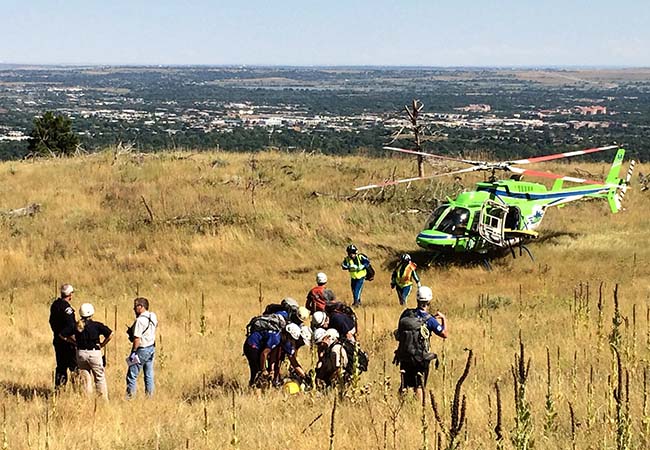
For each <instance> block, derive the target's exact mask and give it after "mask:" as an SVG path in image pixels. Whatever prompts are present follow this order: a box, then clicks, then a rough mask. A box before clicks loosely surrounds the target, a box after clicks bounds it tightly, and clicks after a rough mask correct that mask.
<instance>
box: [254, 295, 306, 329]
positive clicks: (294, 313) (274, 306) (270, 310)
mask: <svg viewBox="0 0 650 450" xmlns="http://www.w3.org/2000/svg"><path fill="white" fill-rule="evenodd" d="M282 311H284V312H286V313H287V314H288V315H289V321H290V322H293V323H295V324H298V325H301V324H302V320H300V316H299V314H298V307H297V306H294V305H291V304H289V303H287V302H286V301H284V300H282V303H269V304H268V305H266V308H264V312H263V313H262V315H264V316H268V315H270V314H277V313H279V312H282Z"/></svg>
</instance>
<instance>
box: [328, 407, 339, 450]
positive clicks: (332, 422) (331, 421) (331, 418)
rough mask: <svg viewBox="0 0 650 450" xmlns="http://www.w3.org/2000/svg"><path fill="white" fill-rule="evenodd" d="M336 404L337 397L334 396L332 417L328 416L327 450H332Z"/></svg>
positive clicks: (334, 434)
mask: <svg viewBox="0 0 650 450" xmlns="http://www.w3.org/2000/svg"><path fill="white" fill-rule="evenodd" d="M337 402H338V396H337V395H335V396H334V405H333V406H332V415H331V416H330V445H329V450H334V437H335V436H336V429H335V425H336V422H335V417H336V405H337Z"/></svg>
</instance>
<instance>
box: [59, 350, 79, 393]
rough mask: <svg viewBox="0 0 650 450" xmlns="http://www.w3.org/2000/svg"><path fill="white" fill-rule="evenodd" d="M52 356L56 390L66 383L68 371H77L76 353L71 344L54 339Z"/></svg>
mask: <svg viewBox="0 0 650 450" xmlns="http://www.w3.org/2000/svg"><path fill="white" fill-rule="evenodd" d="M54 354H55V355H56V371H55V374H54V387H55V388H58V387H60V386H65V384H66V383H67V382H68V370H70V371H71V372H74V371H75V370H77V351H76V349H75V348H74V346H73V345H72V344H69V343H67V342H65V341H62V340H59V339H56V340H55V341H54Z"/></svg>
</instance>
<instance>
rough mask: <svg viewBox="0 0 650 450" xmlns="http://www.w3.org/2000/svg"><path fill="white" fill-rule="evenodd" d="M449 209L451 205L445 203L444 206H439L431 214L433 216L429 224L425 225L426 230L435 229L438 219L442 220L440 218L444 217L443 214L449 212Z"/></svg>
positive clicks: (429, 219)
mask: <svg viewBox="0 0 650 450" xmlns="http://www.w3.org/2000/svg"><path fill="white" fill-rule="evenodd" d="M447 208H449V204H448V203H445V204H444V205H441V206H438V207H437V208H436V209H435V210H433V212H432V213H431V215H430V216H429V218H428V219H427V223H426V224H425V226H424V228H425V229H426V230H431V229H433V227H434V225H435V224H436V222H437V221H438V219H440V217H441V216H442V215H443V213H444V212H445V211H447Z"/></svg>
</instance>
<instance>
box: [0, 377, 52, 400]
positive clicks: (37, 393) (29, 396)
mask: <svg viewBox="0 0 650 450" xmlns="http://www.w3.org/2000/svg"><path fill="white" fill-rule="evenodd" d="M0 389H1V390H2V391H4V392H6V393H7V394H8V395H12V396H16V397H22V398H23V400H34V399H35V398H37V397H41V398H45V399H47V398H49V397H50V395H51V394H52V389H50V388H49V387H45V386H37V385H29V384H27V385H23V384H19V383H14V382H11V381H0Z"/></svg>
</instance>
